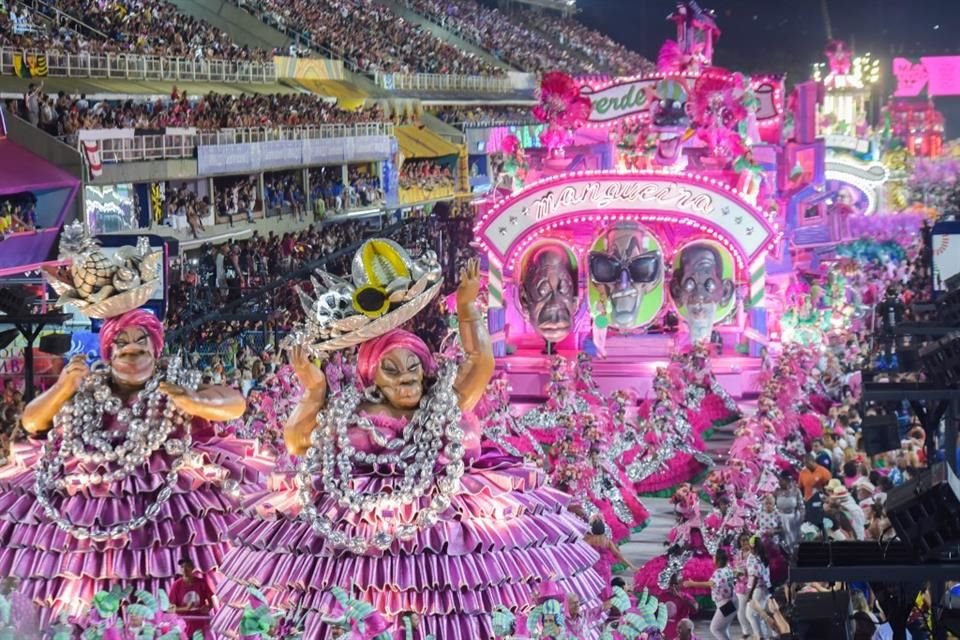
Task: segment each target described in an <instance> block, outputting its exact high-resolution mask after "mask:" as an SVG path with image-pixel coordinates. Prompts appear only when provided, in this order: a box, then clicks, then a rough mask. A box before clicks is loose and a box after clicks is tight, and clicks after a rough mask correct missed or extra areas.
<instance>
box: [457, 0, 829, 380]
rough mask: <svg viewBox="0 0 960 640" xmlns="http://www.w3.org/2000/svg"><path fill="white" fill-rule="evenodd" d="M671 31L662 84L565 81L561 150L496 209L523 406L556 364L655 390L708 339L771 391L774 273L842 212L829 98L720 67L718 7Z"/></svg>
mask: <svg viewBox="0 0 960 640" xmlns="http://www.w3.org/2000/svg"><path fill="white" fill-rule="evenodd" d="M670 19H671V20H673V21H674V22H675V23H676V24H677V38H676V40H675V41H668V42H667V43H666V44H665V45H664V47H663V49H662V50H661V53H660V56H659V60H658V70H657V72H656V73H653V74H649V75H645V76H640V77H631V78H588V79H579V80H578V81H573V79H570V78H569V77H566V78H565V77H563V74H547V75H548V76H549V77H546V76H545V78H544V83H543V85H542V87H541V91H540V93H539V95H538V97H539V100H540V104H539V105H538V106H537V107H536V108H535V110H534V113H535V115H536V116H537V117H538V118H539V119H540V120H541V121H542V122H543V123H544V124H545V125H546V127H545V132H544V135H543V136H542V137H541V142H542V143H543V146H544V147H545V149H542V150H529V151H528V152H527V155H526V156H525V157H524V162H523V168H524V175H523V178H524V179H523V180H522V181H510V180H507V181H502V182H501V184H504V183H505V184H513V185H514V188H513V190H510V189H509V188H506V189H499V190H497V191H496V192H495V193H494V194H492V195H491V197H490V198H488V199H487V200H486V201H484V202H482V203H481V204H480V205H479V209H478V218H477V224H476V228H475V236H476V241H477V244H478V246H479V247H480V248H481V250H482V252H483V253H484V254H485V256H486V258H487V264H488V280H489V291H490V296H489V318H490V329H491V332H492V335H493V336H494V343H495V351H496V353H497V355H498V357H499V363H500V366H501V367H502V368H503V369H505V370H506V371H508V372H509V374H510V377H511V384H512V386H513V388H514V390H515V393H516V395H519V396H525V395H526V396H538V395H539V394H540V392H541V390H542V389H543V382H544V379H545V375H546V371H547V370H548V366H547V360H546V357H547V356H546V355H545V354H546V353H552V352H556V351H560V352H582V351H586V352H588V353H591V354H596V355H599V356H601V360H600V361H598V362H597V363H596V364H595V369H594V372H595V377H596V380H597V382H598V384H599V385H600V386H601V388H602V389H603V390H604V391H611V390H613V389H618V388H624V387H628V386H632V387H635V388H638V389H639V390H640V391H641V393H645V392H647V391H649V385H650V381H651V380H652V378H653V375H654V372H655V370H656V368H657V367H658V366H662V365H663V364H664V363H665V362H666V361H667V359H668V358H669V356H670V354H671V353H673V352H675V351H677V350H680V349H683V348H684V347H685V345H689V344H690V343H691V342H699V341H704V340H709V341H711V342H712V343H713V347H714V349H715V352H716V353H717V356H716V357H715V359H714V367H713V368H714V371H715V372H716V374H717V376H718V378H719V379H720V380H721V381H722V382H723V383H724V384H725V385H727V387H728V389H729V390H730V391H731V393H733V394H734V395H735V396H740V395H742V394H743V393H745V392H748V391H751V390H752V389H753V387H754V386H755V379H756V376H755V375H750V372H751V371H754V372H756V371H759V366H760V361H759V358H758V356H759V355H760V353H761V351H762V349H763V347H764V346H765V345H766V344H767V335H766V334H767V332H766V326H767V317H766V316H767V314H766V309H765V300H764V296H765V291H766V288H767V287H766V284H767V282H766V281H767V276H768V273H770V274H774V275H776V274H780V273H787V272H792V266H793V265H792V263H791V260H790V256H789V252H788V251H785V250H784V246H785V239H786V238H787V237H788V235H789V234H792V233H793V227H794V226H796V225H795V224H793V225H790V226H789V227H788V225H787V224H786V222H787V219H788V218H791V219H792V220H794V221H795V220H797V218H798V215H797V214H798V212H803V211H806V210H808V209H809V208H811V207H818V206H821V205H820V203H821V202H822V201H823V200H824V194H823V185H824V159H825V146H824V141H823V139H822V138H818V137H817V129H816V117H817V105H818V101H819V96H820V95H821V94H820V92H819V91H818V90H817V87H816V85H815V84H814V83H809V84H807V85H801V86H800V87H799V89H798V91H797V92H795V94H794V95H793V96H792V97H791V100H790V110H789V111H787V110H786V109H785V102H786V100H785V96H784V89H783V80H782V78H781V77H778V76H763V77H754V78H750V77H747V76H745V75H743V74H740V73H735V72H730V71H727V70H725V69H721V68H718V67H715V66H713V64H712V53H713V45H714V42H715V41H716V39H717V38H718V37H719V35H720V30H719V29H718V28H717V26H716V24H715V22H714V20H713V17H712V14H711V13H710V12H707V11H704V10H702V9H701V8H700V7H699V6H697V4H696V3H695V2H680V3H678V5H677V11H676V12H675V13H674V14H672V15H671V16H670ZM587 100H588V101H589V103H590V108H589V109H586V108H585V103H586V101H587ZM585 154H589V155H590V156H591V157H590V158H584V157H583V156H584V155H585ZM604 356H605V357H604Z"/></svg>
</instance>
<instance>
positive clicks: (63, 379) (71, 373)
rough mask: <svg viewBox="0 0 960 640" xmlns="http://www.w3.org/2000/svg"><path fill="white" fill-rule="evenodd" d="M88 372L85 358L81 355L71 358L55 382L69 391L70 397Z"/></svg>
mask: <svg viewBox="0 0 960 640" xmlns="http://www.w3.org/2000/svg"><path fill="white" fill-rule="evenodd" d="M89 372H90V369H89V367H87V357H86V356H82V355H77V356H73V357H72V358H70V362H68V363H67V366H65V367H64V368H63V371H61V372H60V377H59V378H58V379H57V382H58V383H60V384H61V385H63V386H64V387H65V388H67V389H69V390H70V394H71V395H72V394H74V393H76V392H77V389H79V388H80V383H81V382H83V379H84V378H85V377H86V375H87V374H88V373H89Z"/></svg>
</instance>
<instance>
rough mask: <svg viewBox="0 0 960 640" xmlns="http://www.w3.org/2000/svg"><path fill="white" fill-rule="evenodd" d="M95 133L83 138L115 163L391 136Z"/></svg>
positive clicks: (380, 126)
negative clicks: (201, 150) (226, 147)
mask: <svg viewBox="0 0 960 640" xmlns="http://www.w3.org/2000/svg"><path fill="white" fill-rule="evenodd" d="M96 133H97V132H96V131H89V130H88V131H84V134H83V139H84V140H85V141H87V142H94V143H96V144H97V145H98V147H99V150H100V159H101V161H103V162H104V163H113V164H116V163H120V162H143V161H149V160H177V159H185V158H194V157H195V156H196V149H197V147H198V146H206V145H221V144H243V143H251V142H270V141H275V140H313V139H318V138H360V137H368V136H392V135H393V124H391V123H389V122H361V123H356V124H324V125H314V126H303V127H274V128H269V129H267V128H249V129H220V130H218V131H199V132H196V133H173V134H149V135H142V136H137V135H135V136H132V137H117V136H116V132H115V131H114V130H104V133H103V137H97V135H96ZM77 144H78V149H79V150H80V152H81V153H83V148H82V145H81V144H80V143H79V142H78V143H77Z"/></svg>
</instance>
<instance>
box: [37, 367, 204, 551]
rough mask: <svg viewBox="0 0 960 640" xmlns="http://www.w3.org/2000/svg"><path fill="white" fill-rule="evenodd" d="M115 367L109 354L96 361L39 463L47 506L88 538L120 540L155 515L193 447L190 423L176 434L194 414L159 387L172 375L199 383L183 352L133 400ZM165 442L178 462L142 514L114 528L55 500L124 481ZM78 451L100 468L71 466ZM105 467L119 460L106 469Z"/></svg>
mask: <svg viewBox="0 0 960 640" xmlns="http://www.w3.org/2000/svg"><path fill="white" fill-rule="evenodd" d="M109 372H110V367H109V365H107V364H106V363H105V362H102V361H101V362H98V363H96V364H95V365H94V366H93V368H92V369H91V372H90V374H89V375H88V376H87V377H86V378H85V379H84V380H83V382H82V383H81V386H80V389H78V390H77V393H75V394H74V396H73V398H71V400H70V401H69V402H67V403H65V404H64V405H63V407H61V408H60V411H58V412H57V415H56V416H55V417H54V434H55V436H54V437H52V438H50V439H49V440H48V441H47V442H46V444H45V445H44V447H43V455H42V456H41V458H40V461H39V462H38V464H37V468H36V471H35V483H34V486H35V491H36V497H37V502H38V503H39V504H40V506H41V508H42V509H43V510H44V513H45V514H46V516H47V517H48V518H49V519H50V520H51V521H52V522H53V523H54V524H55V525H57V527H58V528H60V529H61V530H63V531H65V532H67V533H69V534H70V535H72V536H73V537H75V538H77V539H80V540H83V539H91V540H94V541H98V542H102V541H106V540H112V539H115V538H119V537H121V536H124V535H126V534H128V533H130V532H131V531H134V530H136V529H139V528H140V527H142V526H144V525H145V524H147V522H150V521H151V520H153V519H155V518H156V517H157V516H158V515H159V514H160V510H161V508H162V506H163V504H164V503H166V502H167V501H168V500H169V499H170V497H171V496H172V495H173V488H174V486H175V485H176V483H177V478H178V476H179V471H180V469H181V468H183V467H184V466H185V465H186V464H187V461H188V458H189V457H190V456H191V455H192V451H191V444H192V439H191V436H190V432H189V429H187V430H186V431H185V435H184V436H183V438H182V439H173V438H170V435H171V434H172V433H174V432H175V431H176V430H177V429H178V428H180V427H182V426H184V425H185V424H189V423H188V421H187V420H186V416H185V415H184V414H183V413H182V412H181V411H179V410H178V409H177V408H176V406H175V405H174V404H173V402H170V401H167V402H166V403H164V401H163V395H162V394H161V393H160V392H159V390H158V388H159V386H160V382H161V381H162V380H167V381H169V382H171V383H173V384H179V385H182V386H185V387H188V388H191V389H195V388H196V386H197V382H198V376H197V374H196V373H195V372H187V371H184V370H183V369H182V366H181V360H180V358H179V357H175V358H173V359H171V361H170V363H169V364H168V365H167V367H166V370H165V371H164V370H160V369H159V368H158V370H157V372H156V373H154V375H153V376H152V377H151V378H150V380H148V381H147V383H146V384H145V385H144V388H143V389H141V390H140V391H139V392H138V393H137V395H136V398H135V400H134V402H133V404H132V406H131V407H130V408H125V407H124V406H123V401H122V400H121V399H120V398H118V397H117V396H116V395H115V394H114V393H113V390H112V389H111V388H110V383H109V375H110V373H109ZM104 414H107V415H112V416H114V428H113V429H109V430H107V429H104V428H103V419H104ZM117 440H119V442H117ZM160 447H164V448H165V450H166V451H167V453H168V454H170V455H172V456H177V457H176V458H174V460H173V461H172V462H171V465H170V469H169V471H168V472H167V474H166V477H165V479H164V484H163V486H162V487H161V488H160V491H159V492H158V493H157V497H156V500H155V501H154V502H153V503H151V504H150V505H148V506H147V507H146V509H145V511H144V513H143V514H142V515H140V516H137V517H135V518H133V519H132V520H129V521H127V522H122V523H119V524H114V525H111V526H110V527H107V528H100V527H96V526H93V527H84V526H81V525H77V524H74V523H73V522H71V521H70V520H69V519H68V518H66V517H65V516H64V515H63V514H61V513H60V511H59V510H58V509H57V507H56V506H54V504H53V501H52V499H51V494H52V493H53V492H54V491H61V492H62V491H64V490H66V489H68V488H82V487H84V486H88V485H99V484H106V483H112V482H118V481H121V480H123V479H125V478H127V477H128V476H130V475H131V474H133V473H134V472H135V471H136V470H137V468H138V467H139V466H141V465H144V464H146V463H147V462H148V461H149V460H150V457H151V456H152V455H153V453H154V452H155V451H157V450H158V449H160ZM71 459H75V460H78V461H80V462H81V463H84V464H86V465H96V469H97V471H94V472H93V473H90V474H66V473H65V472H64V468H65V466H66V463H67V462H68V461H70V460H71ZM104 467H111V468H110V470H108V471H106V472H105V473H100V469H101V468H104Z"/></svg>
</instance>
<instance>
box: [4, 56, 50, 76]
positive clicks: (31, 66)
mask: <svg viewBox="0 0 960 640" xmlns="http://www.w3.org/2000/svg"><path fill="white" fill-rule="evenodd" d="M48 70H49V69H48V68H47V54H45V53H36V54H35V53H26V52H23V51H18V52H16V53H14V54H13V75H15V76H17V77H19V78H44V77H46V75H47V72H48Z"/></svg>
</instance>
